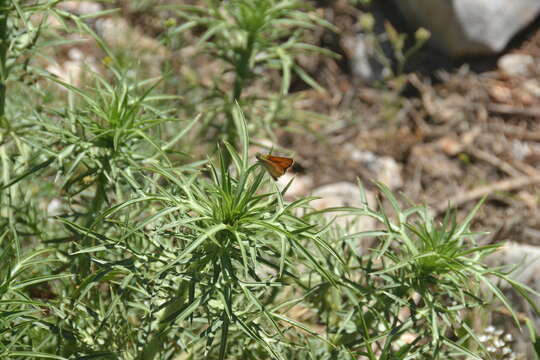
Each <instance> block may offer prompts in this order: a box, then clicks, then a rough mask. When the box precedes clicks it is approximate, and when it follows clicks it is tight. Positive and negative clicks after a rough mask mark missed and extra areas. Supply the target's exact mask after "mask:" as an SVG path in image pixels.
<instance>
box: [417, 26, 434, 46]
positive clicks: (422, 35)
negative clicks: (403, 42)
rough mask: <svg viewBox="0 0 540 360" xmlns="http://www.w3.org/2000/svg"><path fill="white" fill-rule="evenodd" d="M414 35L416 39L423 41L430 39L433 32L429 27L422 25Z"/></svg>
mask: <svg viewBox="0 0 540 360" xmlns="http://www.w3.org/2000/svg"><path fill="white" fill-rule="evenodd" d="M414 37H415V39H416V41H418V42H422V43H423V42H426V41H428V40H429V38H430V37H431V32H429V30H428V29H425V28H423V27H421V28H419V29H418V30H416V32H415V33H414Z"/></svg>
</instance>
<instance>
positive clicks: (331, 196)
mask: <svg viewBox="0 0 540 360" xmlns="http://www.w3.org/2000/svg"><path fill="white" fill-rule="evenodd" d="M365 194H366V200H367V203H368V206H369V207H370V208H372V209H373V208H375V207H376V204H377V202H376V198H375V195H374V194H373V193H372V192H371V191H369V190H365ZM313 196H317V197H320V199H318V200H314V201H312V202H311V205H312V206H313V207H314V208H315V209H317V210H323V209H328V208H333V207H343V206H344V207H357V208H362V207H363V206H364V204H363V203H362V198H361V191H360V188H359V187H358V185H356V184H353V183H349V182H345V181H344V182H338V183H333V184H329V185H324V186H321V187H319V188H317V189H315V190H314V191H313ZM341 214H343V213H342V212H329V213H326V214H325V217H327V218H328V219H333V218H335V217H336V216H337V218H336V220H335V222H336V223H337V224H338V225H340V226H342V227H343V228H344V229H345V231H346V233H348V234H354V233H357V232H360V231H368V230H374V229H375V226H376V224H377V222H376V220H375V219H373V218H371V217H368V216H358V215H341ZM370 246H371V241H370V240H368V239H362V241H361V242H360V247H361V248H363V249H368V248H369V247H370Z"/></svg>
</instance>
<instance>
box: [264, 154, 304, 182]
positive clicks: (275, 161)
mask: <svg viewBox="0 0 540 360" xmlns="http://www.w3.org/2000/svg"><path fill="white" fill-rule="evenodd" d="M255 157H256V158H257V160H258V161H259V163H260V164H262V165H263V166H264V168H265V169H266V171H268V173H269V174H270V176H272V178H273V179H274V180H277V179H278V178H279V177H280V176H281V175H283V174H285V172H286V171H287V169H289V168H290V167H291V166H292V164H293V163H294V160H293V159H291V158H288V157H283V156H274V155H270V154H261V153H257V154H256V155H255Z"/></svg>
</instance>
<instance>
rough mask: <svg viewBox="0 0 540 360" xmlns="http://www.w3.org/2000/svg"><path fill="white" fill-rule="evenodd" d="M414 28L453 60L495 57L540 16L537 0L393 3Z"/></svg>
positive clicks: (408, 1)
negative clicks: (428, 34)
mask: <svg viewBox="0 0 540 360" xmlns="http://www.w3.org/2000/svg"><path fill="white" fill-rule="evenodd" d="M394 3H395V5H396V6H397V7H398V9H399V10H400V12H401V13H402V14H403V16H404V18H405V20H406V21H407V22H408V23H409V24H410V25H411V26H412V27H413V28H414V29H416V28H418V27H424V28H426V29H428V30H429V31H430V32H431V35H432V36H431V39H430V43H431V44H432V45H433V46H434V47H436V48H437V49H439V50H440V51H442V52H444V53H446V54H447V55H450V56H452V57H462V56H470V55H487V54H494V53H497V52H499V51H501V50H503V49H504V47H505V46H506V45H507V44H508V41H509V40H510V39H511V38H512V37H513V36H514V35H515V34H516V33H517V32H519V31H520V30H521V29H523V28H524V27H525V26H527V25H528V24H530V23H531V22H532V21H533V20H534V19H535V18H536V16H537V15H538V14H539V13H540V1H538V0H519V1H508V0H407V1H403V0H394Z"/></svg>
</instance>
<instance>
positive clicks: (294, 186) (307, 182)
mask: <svg viewBox="0 0 540 360" xmlns="http://www.w3.org/2000/svg"><path fill="white" fill-rule="evenodd" d="M292 178H294V180H293V182H292V183H291V186H289V188H288V189H287V192H286V193H285V195H284V197H285V199H286V200H289V201H293V200H296V199H298V198H300V197H302V196H306V195H307V194H309V192H310V191H311V189H312V188H313V178H312V177H311V176H308V175H296V174H294V173H293V172H291V171H287V172H286V173H285V175H283V176H282V177H280V178H279V179H278V184H279V185H280V188H282V189H283V188H284V187H285V186H287V184H288V183H289V181H291V179H292Z"/></svg>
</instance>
